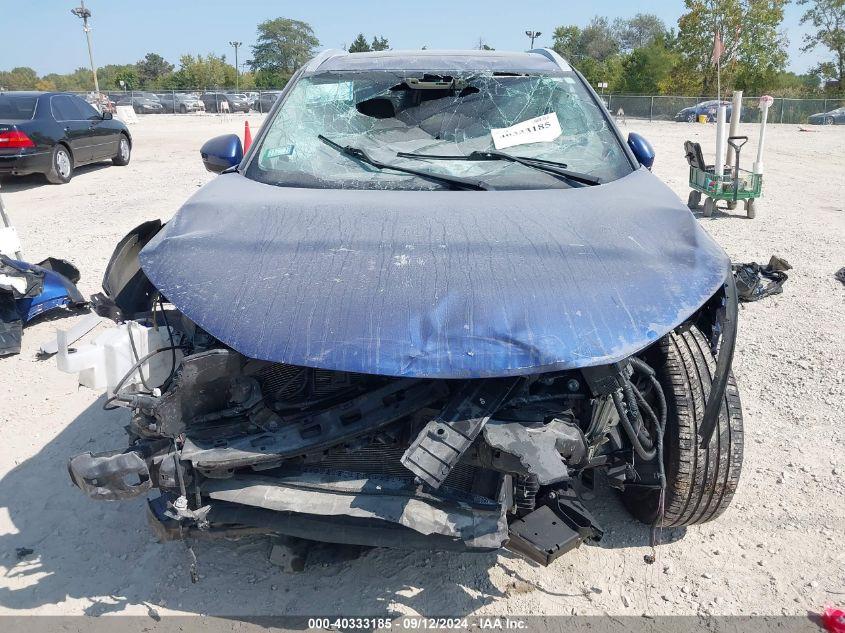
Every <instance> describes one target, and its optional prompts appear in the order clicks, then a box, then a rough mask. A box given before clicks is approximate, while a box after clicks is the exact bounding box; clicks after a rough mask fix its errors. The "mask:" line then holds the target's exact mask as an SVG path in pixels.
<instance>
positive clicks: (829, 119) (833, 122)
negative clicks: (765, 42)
mask: <svg viewBox="0 0 845 633" xmlns="http://www.w3.org/2000/svg"><path fill="white" fill-rule="evenodd" d="M824 124H825V125H836V119H834V118H833V117H832V116H829V117H827V118H826V119H825V120H824Z"/></svg>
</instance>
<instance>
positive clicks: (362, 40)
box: [349, 33, 372, 53]
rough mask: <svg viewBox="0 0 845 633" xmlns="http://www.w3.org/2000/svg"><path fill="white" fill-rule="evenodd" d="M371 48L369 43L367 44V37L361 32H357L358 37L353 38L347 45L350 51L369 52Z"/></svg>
mask: <svg viewBox="0 0 845 633" xmlns="http://www.w3.org/2000/svg"><path fill="white" fill-rule="evenodd" d="M371 50H372V49H371V48H370V45H369V44H367V38H366V37H364V34H363V33H358V37H356V38H355V40H354V41H353V42H352V45H351V46H350V47H349V52H350V53H369V52H370V51H371Z"/></svg>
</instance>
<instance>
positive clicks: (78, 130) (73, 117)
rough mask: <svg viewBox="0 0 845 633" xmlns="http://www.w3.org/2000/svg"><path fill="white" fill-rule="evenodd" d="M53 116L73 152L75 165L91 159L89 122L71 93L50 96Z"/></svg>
mask: <svg viewBox="0 0 845 633" xmlns="http://www.w3.org/2000/svg"><path fill="white" fill-rule="evenodd" d="M50 109H51V110H52V113H53V118H54V119H55V120H56V122H57V123H58V124H59V127H61V128H62V129H63V131H64V139H65V141H66V142H67V144H68V147H70V151H71V152H72V153H73V162H74V163H75V164H76V165H81V164H82V163H87V162H89V161H90V160H91V145H92V141H91V122H90V121H88V120H87V119H84V118H83V112H82V111H81V110H80V109H79V108H78V107H77V105H76V102H75V101H74V99H73V96H72V95H54V96H52V97H51V98H50Z"/></svg>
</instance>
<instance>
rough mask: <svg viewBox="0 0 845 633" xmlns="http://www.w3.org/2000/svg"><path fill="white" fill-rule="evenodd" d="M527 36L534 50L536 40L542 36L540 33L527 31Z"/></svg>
mask: <svg viewBox="0 0 845 633" xmlns="http://www.w3.org/2000/svg"><path fill="white" fill-rule="evenodd" d="M525 34H526V35H527V36H528V37H530V38H531V49H532V50H533V49H534V40H536V39H537V38H538V37H540V36H541V35H542V33H540V31H525Z"/></svg>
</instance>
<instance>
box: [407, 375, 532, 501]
mask: <svg viewBox="0 0 845 633" xmlns="http://www.w3.org/2000/svg"><path fill="white" fill-rule="evenodd" d="M520 382H521V379H519V378H515V379H487V380H474V381H466V382H464V384H463V385H461V387H460V389H458V390H457V391H456V392H455V394H454V395H453V396H452V398H451V400H450V401H449V403H448V404H447V405H446V407H445V408H444V409H443V410H442V411H441V412H440V414H439V415H438V416H437V417H436V418H435V419H434V420H432V421H431V422H429V423H428V424H426V425H425V427H423V429H422V431H420V433H419V435H418V436H417V438H416V439H415V440H414V441H413V443H412V444H411V446H409V447H408V450H407V451H405V454H404V455H403V456H402V465H403V466H405V468H407V469H408V470H410V471H411V472H412V473H414V474H415V475H416V476H417V477H419V478H420V479H421V480H422V481H424V482H426V483H427V484H428V485H429V486H431V487H432V488H435V489H436V488H439V487H440V484H442V483H443V482H444V481H445V480H446V478H447V477H448V476H449V473H450V472H451V471H452V468H453V467H454V466H455V464H457V463H458V462H459V461H460V459H461V457H463V454H464V453H465V452H466V451H467V449H468V448H469V447H470V446H472V443H473V442H474V441H475V438H476V437H478V434H479V433H481V430H482V429H483V428H484V425H485V424H486V423H487V421H488V420H489V419H490V416H492V415H493V414H494V413H495V412H496V411H497V410H498V409H499V407H500V406H501V405H502V403H503V402H504V401H505V399H506V398H507V397H508V396H509V395H510V393H511V392H512V391H513V389H514V388H515V387H516V385H518V384H519V383H520Z"/></svg>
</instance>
